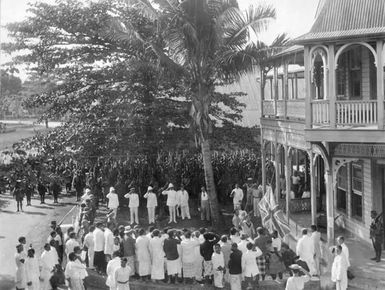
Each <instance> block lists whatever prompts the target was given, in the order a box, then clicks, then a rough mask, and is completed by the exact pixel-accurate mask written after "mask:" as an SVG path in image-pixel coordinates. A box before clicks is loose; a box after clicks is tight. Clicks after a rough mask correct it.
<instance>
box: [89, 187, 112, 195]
mask: <svg viewBox="0 0 385 290" xmlns="http://www.w3.org/2000/svg"><path fill="white" fill-rule="evenodd" d="M110 190H111V189H110ZM89 193H91V189H89V188H86V194H89Z"/></svg>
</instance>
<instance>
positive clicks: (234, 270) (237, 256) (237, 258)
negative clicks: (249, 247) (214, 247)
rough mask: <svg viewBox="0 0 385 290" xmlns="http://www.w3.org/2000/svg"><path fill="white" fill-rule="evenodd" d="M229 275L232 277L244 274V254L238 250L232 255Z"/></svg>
mask: <svg viewBox="0 0 385 290" xmlns="http://www.w3.org/2000/svg"><path fill="white" fill-rule="evenodd" d="M229 273H230V275H239V274H242V252H241V251H240V250H238V249H236V250H233V251H232V253H231V254H230V260H229Z"/></svg>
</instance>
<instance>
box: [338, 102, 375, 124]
mask: <svg viewBox="0 0 385 290" xmlns="http://www.w3.org/2000/svg"><path fill="white" fill-rule="evenodd" d="M336 119H337V120H336V124H337V125H371V124H377V121H378V118H377V100H357V101H352V100H349V101H336Z"/></svg>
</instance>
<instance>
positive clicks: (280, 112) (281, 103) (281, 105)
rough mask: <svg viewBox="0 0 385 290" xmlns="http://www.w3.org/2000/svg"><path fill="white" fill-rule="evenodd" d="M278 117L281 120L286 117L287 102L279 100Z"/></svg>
mask: <svg viewBox="0 0 385 290" xmlns="http://www.w3.org/2000/svg"><path fill="white" fill-rule="evenodd" d="M276 116H277V117H279V118H284V117H285V101H284V100H277V113H276Z"/></svg>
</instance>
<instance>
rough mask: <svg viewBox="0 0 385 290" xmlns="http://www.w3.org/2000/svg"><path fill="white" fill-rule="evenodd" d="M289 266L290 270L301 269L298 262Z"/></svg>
mask: <svg viewBox="0 0 385 290" xmlns="http://www.w3.org/2000/svg"><path fill="white" fill-rule="evenodd" d="M289 268H290V269H292V270H299V269H301V267H300V266H299V265H298V264H291V265H290V266H289Z"/></svg>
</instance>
